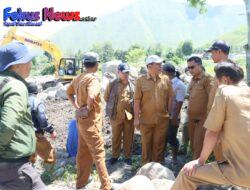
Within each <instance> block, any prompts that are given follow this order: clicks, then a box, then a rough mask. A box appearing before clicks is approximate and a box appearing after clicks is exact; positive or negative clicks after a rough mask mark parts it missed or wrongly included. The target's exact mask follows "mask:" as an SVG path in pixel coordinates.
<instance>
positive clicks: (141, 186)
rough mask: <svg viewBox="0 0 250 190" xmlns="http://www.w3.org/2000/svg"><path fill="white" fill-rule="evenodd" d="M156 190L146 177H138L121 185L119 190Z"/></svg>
mask: <svg viewBox="0 0 250 190" xmlns="http://www.w3.org/2000/svg"><path fill="white" fill-rule="evenodd" d="M137 189H138V190H156V189H155V187H154V184H153V183H152V182H151V181H150V179H148V178H147V177H146V176H143V175H137V176H135V177H133V178H131V179H130V180H128V181H126V182H124V183H122V184H121V187H119V188H118V189H117V190H137Z"/></svg>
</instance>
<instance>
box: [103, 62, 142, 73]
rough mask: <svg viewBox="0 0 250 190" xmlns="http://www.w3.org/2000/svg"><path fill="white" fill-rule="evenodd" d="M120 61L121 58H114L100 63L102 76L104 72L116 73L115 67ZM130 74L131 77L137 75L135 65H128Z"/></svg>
mask: <svg viewBox="0 0 250 190" xmlns="http://www.w3.org/2000/svg"><path fill="white" fill-rule="evenodd" d="M120 63H122V61H121V60H114V61H109V62H106V63H103V64H102V76H104V73H113V74H115V75H116V74H117V67H118V65H119V64H120ZM130 70H131V71H130V75H131V76H132V77H137V76H138V71H137V69H136V68H135V67H133V66H132V65H130Z"/></svg>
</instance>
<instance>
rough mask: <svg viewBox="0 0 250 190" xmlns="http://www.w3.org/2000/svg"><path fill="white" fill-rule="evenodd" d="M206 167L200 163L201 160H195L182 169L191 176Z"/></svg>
mask: <svg viewBox="0 0 250 190" xmlns="http://www.w3.org/2000/svg"><path fill="white" fill-rule="evenodd" d="M202 165H204V163H200V161H199V159H197V160H193V161H191V162H188V163H187V164H185V165H184V167H183V168H182V171H183V172H184V173H185V174H186V175H188V176H191V175H193V174H194V173H195V171H196V169H197V168H198V167H199V166H202Z"/></svg>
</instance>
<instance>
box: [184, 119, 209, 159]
mask: <svg viewBox="0 0 250 190" xmlns="http://www.w3.org/2000/svg"><path fill="white" fill-rule="evenodd" d="M205 119H206V118H205V117H204V118H203V119H193V118H190V119H189V123H188V132H189V140H190V147H191V151H192V155H193V159H197V158H199V156H200V154H201V151H202V146H203V141H204V137H205V133H206V129H205V128H204V127H203V124H204V122H205Z"/></svg>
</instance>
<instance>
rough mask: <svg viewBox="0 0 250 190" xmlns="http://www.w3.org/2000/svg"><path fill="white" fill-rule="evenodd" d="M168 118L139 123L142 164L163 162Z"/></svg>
mask: <svg viewBox="0 0 250 190" xmlns="http://www.w3.org/2000/svg"><path fill="white" fill-rule="evenodd" d="M168 125H169V119H168V118H161V119H159V121H158V124H155V125H145V124H143V125H141V126H140V131H141V138H142V139H141V141H142V164H143V165H144V164H147V163H149V162H163V161H164V152H165V146H166V137H167V131H168Z"/></svg>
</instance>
